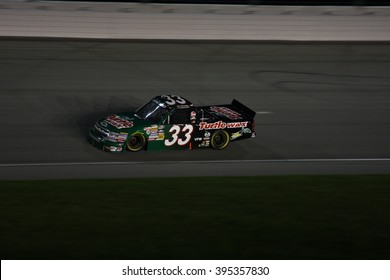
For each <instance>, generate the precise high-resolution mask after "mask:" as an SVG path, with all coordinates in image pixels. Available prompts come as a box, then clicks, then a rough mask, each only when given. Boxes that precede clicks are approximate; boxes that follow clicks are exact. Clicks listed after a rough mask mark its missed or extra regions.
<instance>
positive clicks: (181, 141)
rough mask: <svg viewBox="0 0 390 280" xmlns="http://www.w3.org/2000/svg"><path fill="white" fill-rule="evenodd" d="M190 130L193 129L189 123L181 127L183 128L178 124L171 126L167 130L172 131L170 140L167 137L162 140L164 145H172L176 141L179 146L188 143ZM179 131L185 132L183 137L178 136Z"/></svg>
mask: <svg viewBox="0 0 390 280" xmlns="http://www.w3.org/2000/svg"><path fill="white" fill-rule="evenodd" d="M192 131H194V127H193V126H192V125H190V124H186V125H185V126H184V127H183V129H181V127H180V126H178V125H174V126H172V127H171V129H170V130H169V132H171V133H172V140H168V139H167V140H165V141H164V144H165V146H172V145H173V144H175V143H176V142H177V144H179V145H180V146H184V145H186V144H188V142H189V141H190V140H191V134H192ZM180 132H186V134H184V137H185V138H184V139H182V138H179V133H180Z"/></svg>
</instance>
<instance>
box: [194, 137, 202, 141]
mask: <svg viewBox="0 0 390 280" xmlns="http://www.w3.org/2000/svg"><path fill="white" fill-rule="evenodd" d="M202 140H203V138H202V137H196V138H194V141H202Z"/></svg>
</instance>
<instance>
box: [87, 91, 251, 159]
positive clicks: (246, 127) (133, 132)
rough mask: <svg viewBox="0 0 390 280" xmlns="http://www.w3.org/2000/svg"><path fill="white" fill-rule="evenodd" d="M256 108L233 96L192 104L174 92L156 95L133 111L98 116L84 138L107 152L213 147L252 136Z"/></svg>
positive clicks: (220, 148) (221, 146)
mask: <svg viewBox="0 0 390 280" xmlns="http://www.w3.org/2000/svg"><path fill="white" fill-rule="evenodd" d="M255 115H256V112H255V111H253V110H251V109H249V108H248V107H246V106H245V105H243V104H242V103H240V102H239V101H237V100H235V99H233V101H232V102H231V104H225V105H211V106H199V107H195V106H194V105H193V104H192V103H191V102H189V101H188V100H187V99H185V98H183V97H181V96H178V95H160V96H156V97H154V98H153V99H152V100H150V101H149V102H147V103H146V104H144V105H143V106H141V107H140V108H139V109H137V110H136V111H135V112H122V113H114V114H111V115H109V116H107V117H105V118H103V119H100V120H98V121H97V122H96V123H95V125H94V126H93V127H92V128H91V129H90V131H89V134H88V141H89V142H90V143H91V144H92V145H93V146H96V147H97V148H99V149H101V150H104V151H109V152H122V151H126V150H128V151H131V152H138V151H140V150H148V151H149V150H171V149H176V150H177V149H181V150H183V149H190V150H192V149H198V148H213V149H216V150H222V149H225V148H226V147H227V146H228V145H229V143H230V142H234V141H238V140H243V139H247V138H252V137H255V136H256V131H255V121H254V118H255Z"/></svg>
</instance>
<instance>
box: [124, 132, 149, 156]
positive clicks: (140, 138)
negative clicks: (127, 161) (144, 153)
mask: <svg viewBox="0 0 390 280" xmlns="http://www.w3.org/2000/svg"><path fill="white" fill-rule="evenodd" d="M145 144H146V138H145V136H144V135H143V134H142V133H135V134H133V135H131V136H130V137H129V139H127V141H126V147H127V149H128V150H129V151H131V152H138V151H140V150H142V149H144V148H145Z"/></svg>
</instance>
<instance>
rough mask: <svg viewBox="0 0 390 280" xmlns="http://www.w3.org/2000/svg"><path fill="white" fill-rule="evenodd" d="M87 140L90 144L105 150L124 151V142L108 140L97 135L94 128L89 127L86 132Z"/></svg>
mask: <svg viewBox="0 0 390 280" xmlns="http://www.w3.org/2000/svg"><path fill="white" fill-rule="evenodd" d="M87 140H88V142H89V143H91V144H92V146H94V147H96V148H98V149H100V150H103V151H106V152H123V151H124V143H117V142H111V141H108V140H106V139H104V138H102V137H100V136H99V135H97V133H96V130H95V129H93V128H92V129H91V130H90V131H89V133H88V136H87Z"/></svg>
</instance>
